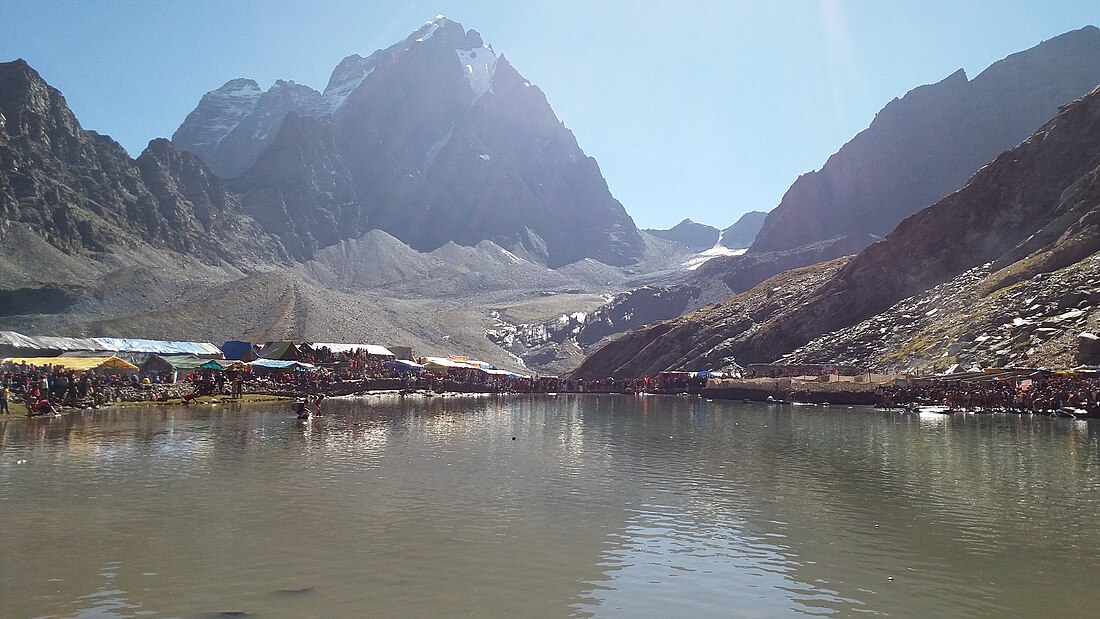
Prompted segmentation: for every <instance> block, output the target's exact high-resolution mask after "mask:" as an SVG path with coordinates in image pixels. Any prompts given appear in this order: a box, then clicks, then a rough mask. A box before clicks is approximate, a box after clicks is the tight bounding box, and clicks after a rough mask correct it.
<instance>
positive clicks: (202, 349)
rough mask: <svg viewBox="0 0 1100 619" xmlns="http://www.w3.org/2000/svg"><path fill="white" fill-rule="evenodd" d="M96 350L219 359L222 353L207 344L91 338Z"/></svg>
mask: <svg viewBox="0 0 1100 619" xmlns="http://www.w3.org/2000/svg"><path fill="white" fill-rule="evenodd" d="M92 341H93V342H95V344H96V346H97V348H91V349H89V350H105V351H108V352H144V353H155V354H158V355H196V356H199V357H207V358H219V357H221V356H222V351H221V349H219V348H218V347H217V346H215V345H213V344H210V343H207V342H173V341H163V340H143V339H134V338H121V337H96V338H92Z"/></svg>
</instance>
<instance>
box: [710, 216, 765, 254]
mask: <svg viewBox="0 0 1100 619" xmlns="http://www.w3.org/2000/svg"><path fill="white" fill-rule="evenodd" d="M767 216H768V214H767V213H766V212H764V211H749V212H747V213H745V214H744V215H742V216H741V217H738V218H737V221H735V222H734V223H733V225H731V226H730V227H728V228H726V229H724V230H722V234H721V238H719V239H718V243H719V244H721V245H722V246H723V247H728V248H730V249H745V248H748V247H752V244H753V242H754V241H755V240H756V235H757V234H759V233H760V228H762V227H763V226H764V219H765V218H767Z"/></svg>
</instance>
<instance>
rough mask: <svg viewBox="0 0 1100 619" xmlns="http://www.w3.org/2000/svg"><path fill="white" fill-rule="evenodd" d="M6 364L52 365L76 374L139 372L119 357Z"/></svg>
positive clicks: (15, 359)
mask: <svg viewBox="0 0 1100 619" xmlns="http://www.w3.org/2000/svg"><path fill="white" fill-rule="evenodd" d="M4 363H12V364H15V365H19V364H21V363H26V364H27V365H31V366H35V367H42V366H45V365H52V366H54V367H55V368H56V367H63V368H65V369H66V370H73V371H76V372H84V371H86V370H113V371H116V372H117V371H123V372H136V371H137V370H138V366H136V365H134V364H133V363H130V362H128V361H124V360H122V359H119V358H118V357H11V358H8V359H4Z"/></svg>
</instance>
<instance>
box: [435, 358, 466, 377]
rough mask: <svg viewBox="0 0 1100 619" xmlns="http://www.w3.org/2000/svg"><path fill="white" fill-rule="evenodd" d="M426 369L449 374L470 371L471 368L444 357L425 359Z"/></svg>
mask: <svg viewBox="0 0 1100 619" xmlns="http://www.w3.org/2000/svg"><path fill="white" fill-rule="evenodd" d="M424 367H425V368H427V369H429V370H431V371H433V372H442V373H444V374H446V373H447V371H448V370H459V369H461V370H468V369H470V366H468V365H466V364H465V363H460V362H458V361H454V360H452V359H447V358H444V357H424Z"/></svg>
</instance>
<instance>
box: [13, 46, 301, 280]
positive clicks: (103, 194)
mask: <svg viewBox="0 0 1100 619" xmlns="http://www.w3.org/2000/svg"><path fill="white" fill-rule="evenodd" d="M0 118H2V120H0V218H2V225H0V234H7V233H8V232H10V231H11V230H12V229H13V228H17V227H27V228H29V229H30V230H32V231H33V232H34V233H35V234H37V235H39V236H41V237H42V238H43V239H45V240H46V241H47V242H49V243H50V244H51V245H53V246H54V247H56V248H58V249H60V250H62V251H64V252H67V253H70V254H76V253H80V252H97V253H104V252H110V251H112V250H114V249H116V248H129V247H133V246H134V244H135V243H142V244H148V245H150V246H153V247H159V248H165V249H170V250H175V251H180V252H186V253H189V254H190V255H193V256H196V257H199V258H200V259H203V260H206V261H212V262H219V261H223V262H227V263H238V262H247V261H249V260H260V261H265V262H278V261H280V260H281V259H282V257H283V256H285V252H284V250H283V249H282V245H281V243H280V242H279V241H278V239H275V238H273V237H270V236H268V235H266V234H263V233H262V232H260V231H258V230H257V229H256V226H255V225H254V223H252V222H251V221H250V218H249V217H248V216H247V215H246V214H245V213H244V212H243V209H242V208H241V205H240V203H239V202H238V201H237V200H236V199H235V198H234V197H233V196H232V195H230V194H229V193H228V191H227V189H226V187H225V185H224V183H222V181H221V180H220V179H219V178H218V177H217V176H215V175H213V174H211V173H210V172H209V170H208V169H207V168H206V167H205V166H204V165H203V164H202V162H201V161H199V160H198V159H197V158H195V157H194V156H192V155H190V154H188V153H184V152H180V151H178V150H176V149H175V148H174V147H173V146H172V145H171V144H170V143H168V142H167V141H166V140H159V141H154V142H152V143H151V144H150V147H149V148H148V149H146V151H145V152H143V153H142V154H141V156H140V157H138V159H137V160H133V159H131V158H130V157H129V155H127V154H126V151H125V150H124V149H123V148H122V147H121V146H120V145H119V144H118V143H117V142H115V141H114V140H112V139H111V138H109V137H107V136H103V135H100V134H98V133H95V132H93V131H85V130H84V129H83V128H82V127H81V126H80V123H79V122H78V121H77V119H76V117H75V116H74V115H73V113H72V111H71V110H69V107H68V105H67V104H66V103H65V98H64V97H63V96H62V95H61V93H60V92H58V91H57V90H56V89H55V88H53V87H51V86H49V85H48V84H46V82H45V81H44V80H43V79H42V77H41V76H40V75H39V74H38V73H37V72H36V71H35V70H34V69H32V68H31V67H30V66H29V65H28V64H27V63H26V62H25V61H23V60H16V61H13V62H6V63H0Z"/></svg>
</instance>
